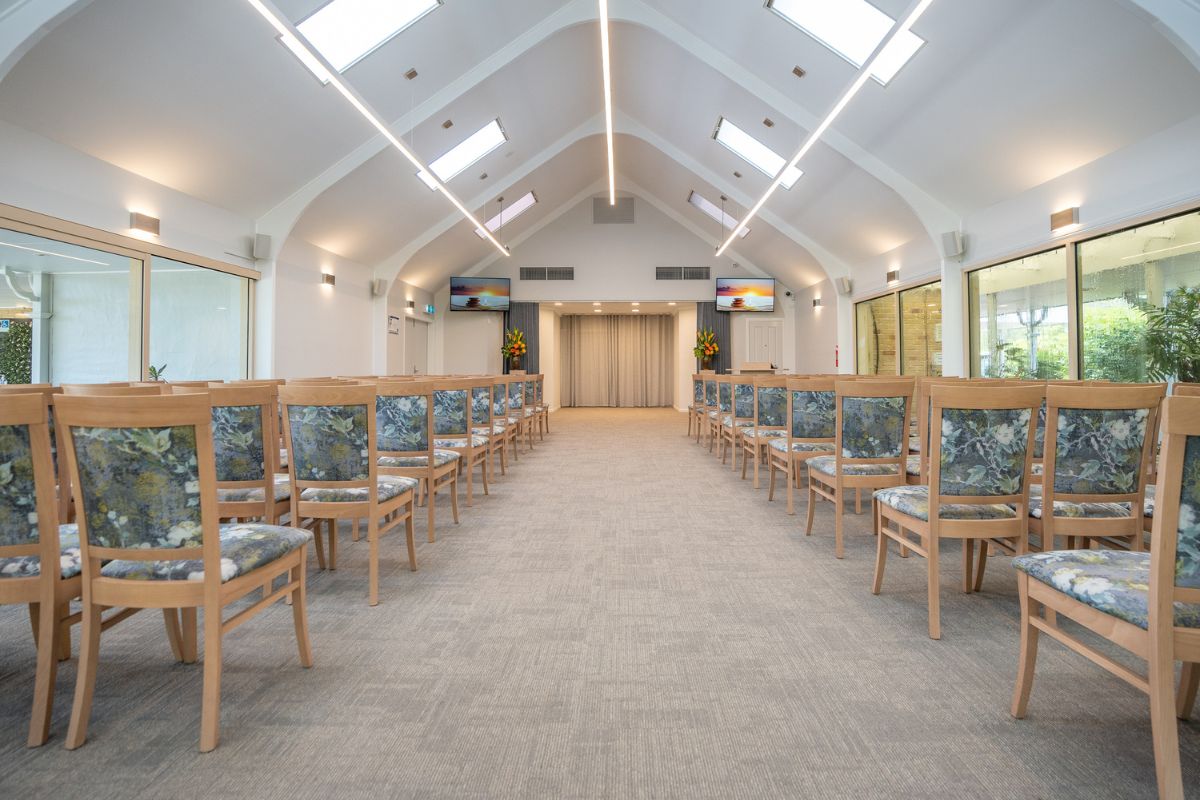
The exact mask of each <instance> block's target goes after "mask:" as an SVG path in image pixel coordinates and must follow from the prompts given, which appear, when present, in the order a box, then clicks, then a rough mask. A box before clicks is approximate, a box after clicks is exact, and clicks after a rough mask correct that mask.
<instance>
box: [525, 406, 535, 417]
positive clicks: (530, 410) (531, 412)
mask: <svg viewBox="0 0 1200 800" xmlns="http://www.w3.org/2000/svg"><path fill="white" fill-rule="evenodd" d="M536 413H537V409H535V408H530V407H529V406H525V416H527V417H532V416H533V415H534V414H536Z"/></svg>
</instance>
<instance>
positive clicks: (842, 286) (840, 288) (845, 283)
mask: <svg viewBox="0 0 1200 800" xmlns="http://www.w3.org/2000/svg"><path fill="white" fill-rule="evenodd" d="M833 285H834V286H836V287H837V292H838V294H850V290H851V289H852V288H854V284H852V283H850V279H849V278H838V279H837V280H835V281H834V282H833Z"/></svg>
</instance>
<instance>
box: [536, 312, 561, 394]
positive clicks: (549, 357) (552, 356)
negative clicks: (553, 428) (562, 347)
mask: <svg viewBox="0 0 1200 800" xmlns="http://www.w3.org/2000/svg"><path fill="white" fill-rule="evenodd" d="M558 340H559V316H558V314H555V313H554V311H553V309H552V308H551V307H548V306H544V305H543V306H541V307H540V308H539V309H538V371H539V372H541V373H542V374H543V375H544V376H546V377H545V380H544V381H543V383H542V397H543V398H544V402H545V403H546V405H547V406H549V407H550V410H551V411H557V410H558V409H559V408H560V407H561V406H562V389H561V387H562V366H561V360H560V357H559V349H558Z"/></svg>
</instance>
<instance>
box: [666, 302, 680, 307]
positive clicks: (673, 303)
mask: <svg viewBox="0 0 1200 800" xmlns="http://www.w3.org/2000/svg"><path fill="white" fill-rule="evenodd" d="M667 305H669V306H674V305H679V304H678V303H675V302H671V303H667Z"/></svg>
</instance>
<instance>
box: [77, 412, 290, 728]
mask: <svg viewBox="0 0 1200 800" xmlns="http://www.w3.org/2000/svg"><path fill="white" fill-rule="evenodd" d="M56 411H57V413H58V419H59V428H60V434H61V436H62V441H63V450H64V451H65V452H66V457H67V463H68V464H69V467H70V470H71V475H72V481H71V483H72V485H73V486H74V487H75V505H76V507H77V508H78V509H79V536H80V544H81V548H82V553H81V558H82V572H83V580H82V583H83V586H82V589H83V613H82V618H83V631H82V634H81V639H80V654H79V668H78V671H77V674H76V679H75V703H74V707H73V709H72V712H71V724H70V729H69V730H68V732H67V742H66V746H67V749H68V750H73V749H75V748H76V747H79V746H80V745H82V744H83V743H84V741H85V739H86V738H87V729H88V720H89V717H90V716H91V708H92V695H93V692H94V690H95V685H96V670H97V660H98V658H99V653H100V633H101V630H102V629H103V628H106V627H108V624H110V622H111V620H110V621H102V619H101V613H102V612H103V611H104V610H105V609H107V608H111V607H123V608H124V609H125V612H127V613H132V612H133V611H135V610H137V609H142V608H161V609H168V610H170V609H176V608H180V609H184V610H186V611H190V614H187V615H185V617H184V619H185V625H186V624H187V621H188V620H189V619H190V620H191V621H193V624H194V620H195V618H196V617H195V610H196V609H198V608H203V609H204V692H203V698H204V699H203V703H202V711H201V721H200V750H201V752H208V751H210V750H212V749H213V748H215V747H216V746H217V740H218V738H219V736H218V733H219V728H220V702H221V661H222V655H221V647H222V640H223V639H224V636H225V634H227V633H229V632H230V631H232V630H233V629H234V628H237V627H238V626H240V625H241V624H242V623H244V622H246V621H248V620H249V619H251V618H252V617H254V616H255V615H257V614H258V613H259V612H260V611H263V610H264V609H266V608H268V607H269V606H271V605H272V604H274V603H275V602H277V601H279V600H284V599H285V598H290V600H291V604H292V619H293V624H294V625H295V629H296V641H297V645H298V647H299V651H300V663H301V664H302V665H303V666H305V667H309V666H311V665H312V650H311V647H310V645H309V640H308V618H307V611H306V607H305V602H306V601H305V554H306V552H307V548H308V542H309V541H310V540H311V538H312V537H311V535H310V534H309V532H308V531H304V530H300V529H297V528H283V527H279V526H275V525H266V524H259V523H244V524H240V525H228V526H221V525H220V524H219V523H218V520H217V515H218V510H217V508H218V507H217V482H216V467H215V461H214V457H213V447H212V434H211V419H212V410H211V408H210V406H209V401H208V398H207V397H205V396H203V395H179V396H160V397H77V396H70V395H68V396H64V397H62V398H59V399H58V400H57V402H56ZM102 565H103V566H102ZM280 577H282V578H284V584H283V586H282V587H281V588H279V589H274V590H273V589H272V586H273V583H274V581H275V579H277V578H280ZM260 589H261V590H262V592H263V598H262V599H261V600H259V601H258V602H256V603H253V604H252V605H250V606H248V607H246V608H244V609H242V610H241V611H239V612H238V613H236V614H234V615H233V616H232V617H230V618H229V619H223V610H224V608H225V607H226V606H228V605H229V604H231V603H234V602H237V601H239V600H241V599H242V598H244V597H245V596H246V595H248V594H250V593H251V592H254V591H256V590H260ZM171 613H172V615H173V613H174V612H173V611H172V612H171ZM178 637H179V634H178V632H177V631H176V632H175V638H177V639H178ZM181 647H182V649H183V650H184V652H185V656H184V660H195V651H196V642H195V628H194V627H191V628H190V630H187V631H185V633H184V636H183V641H182V644H181Z"/></svg>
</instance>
